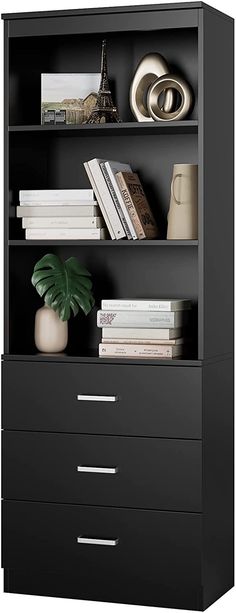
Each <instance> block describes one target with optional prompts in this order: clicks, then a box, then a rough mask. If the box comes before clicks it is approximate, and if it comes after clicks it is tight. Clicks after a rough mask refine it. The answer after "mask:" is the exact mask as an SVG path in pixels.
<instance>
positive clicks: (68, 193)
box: [19, 189, 94, 202]
mask: <svg viewBox="0 0 236 613" xmlns="http://www.w3.org/2000/svg"><path fill="white" fill-rule="evenodd" d="M19 199H20V201H21V200H22V201H25V200H27V201H29V202H31V201H32V200H33V201H36V202H37V201H38V200H40V202H43V201H44V200H46V201H48V200H50V201H51V200H52V201H54V202H57V201H58V200H94V193H93V190H92V189H21V190H20V192H19Z"/></svg>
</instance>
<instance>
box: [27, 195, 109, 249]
mask: <svg viewBox="0 0 236 613" xmlns="http://www.w3.org/2000/svg"><path fill="white" fill-rule="evenodd" d="M17 217H19V218H21V219H22V227H23V228H24V229H25V238H26V240H60V239H62V240H64V239H69V240H83V239H84V240H90V239H91V240H96V239H97V240H99V239H104V238H105V237H106V230H105V227H104V226H105V224H104V221H103V218H102V217H101V213H100V208H99V206H98V204H97V202H96V200H95V199H94V193H93V190H92V189H58V190H54V189H48V190H42V189H39V190H21V191H20V192H19V206H17Z"/></svg>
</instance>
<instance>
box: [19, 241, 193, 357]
mask: <svg viewBox="0 0 236 613" xmlns="http://www.w3.org/2000/svg"><path fill="white" fill-rule="evenodd" d="M46 253H55V254H57V255H58V256H59V257H61V258H62V259H67V258H69V257H71V256H76V257H77V258H78V260H79V261H80V262H81V264H83V265H84V266H86V268H88V270H89V271H90V272H91V274H92V277H93V279H94V294H95V300H96V308H95V309H94V310H93V312H92V313H91V314H90V315H89V316H88V317H84V316H83V315H80V316H79V317H76V318H75V319H71V321H70V323H69V345H68V353H71V354H75V355H76V354H77V355H79V354H80V353H81V352H82V351H83V352H84V353H85V355H86V352H87V351H88V350H89V349H94V350H97V348H98V343H99V341H100V338H101V331H100V330H98V329H97V327H96V311H97V308H100V305H101V300H102V299H103V298H166V297H167V296H168V298H189V299H191V300H192V301H193V303H194V308H193V317H192V321H191V334H192V336H193V341H194V342H193V350H191V351H192V353H191V357H192V355H194V357H196V356H197V287H198V264H197V250H196V248H195V247H190V248H188V257H187V258H186V248H185V247H172V248H171V249H170V250H168V249H162V248H160V249H158V248H156V247H149V248H148V249H139V247H138V246H137V248H135V247H134V248H133V249H132V250H131V249H128V248H126V247H125V246H124V247H122V248H120V247H119V248H118V249H114V248H113V247H111V248H109V246H107V247H106V248H102V249H97V248H96V246H95V247H92V248H91V247H86V246H82V247H78V246H76V245H74V246H73V245H71V246H70V247H65V246H64V247H63V246H54V247H53V245H52V246H50V247H36V246H35V247H30V246H29V247H27V248H23V247H12V249H11V253H10V305H9V306H10V318H9V334H10V339H9V340H10V353H19V354H22V353H23V354H24V353H25V354H27V353H31V352H33V353H35V351H36V349H35V346H34V339H33V335H34V316H35V312H36V310H37V309H38V308H39V307H40V306H42V305H43V300H42V299H40V297H39V296H38V294H37V292H36V291H35V289H34V287H33V286H32V284H31V281H30V280H31V276H32V271H33V267H34V265H35V263H36V262H37V261H38V260H39V259H40V258H41V257H42V256H43V255H45V254H46Z"/></svg>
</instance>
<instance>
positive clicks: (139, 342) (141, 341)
mask: <svg viewBox="0 0 236 613" xmlns="http://www.w3.org/2000/svg"><path fill="white" fill-rule="evenodd" d="M185 342H186V339H184V338H176V339H173V340H169V341H168V340H166V339H164V340H161V339H159V338H158V339H156V338H155V339H154V338H152V339H147V338H145V339H141V338H136V339H135V338H132V340H131V339H130V338H102V343H107V344H110V343H111V344H114V345H119V344H121V345H173V346H177V345H183V343H185Z"/></svg>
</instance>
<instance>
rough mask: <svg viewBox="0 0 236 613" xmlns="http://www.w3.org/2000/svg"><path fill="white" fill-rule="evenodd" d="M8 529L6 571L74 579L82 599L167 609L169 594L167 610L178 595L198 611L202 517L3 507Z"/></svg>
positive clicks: (36, 505) (76, 508)
mask: <svg viewBox="0 0 236 613" xmlns="http://www.w3.org/2000/svg"><path fill="white" fill-rule="evenodd" d="M3 528H4V534H3V566H4V567H5V568H14V569H15V571H17V569H19V571H23V570H24V569H25V570H26V569H28V572H29V580H30V573H32V572H35V574H36V572H37V573H38V572H39V576H40V570H41V571H43V570H48V571H53V572H55V571H60V572H61V573H63V571H64V572H67V573H68V571H70V573H71V593H70V595H73V591H74V590H73V580H72V579H73V573H74V575H75V574H76V577H77V581H76V582H75V581H74V589H75V585H76V590H77V597H78V598H79V597H81V598H89V599H101V600H102V599H103V598H105V600H111V601H112V600H113V601H114V600H118V601H121V602H122V601H123V602H124V601H125V602H131V601H133V602H140V603H141V602H142V603H143V604H145V603H147V604H155V603H158V602H159V604H161V601H162V600H163V598H164V596H165V600H166V601H167V603H168V592H169V591H170V597H169V603H170V602H171V597H172V602H173V594H174V593H175V595H176V600H175V602H177V603H178V602H180V604H183V605H184V604H186V605H187V604H188V605H189V604H190V605H193V606H194V605H196V594H197V593H199V592H200V585H201V541H202V527H201V515H198V514H194V513H189V514H188V513H183V514H182V513H164V512H159V511H137V510H129V509H126V510H125V509H107V508H105V507H104V508H96V507H86V506H84V507H80V506H77V505H60V504H47V503H44V504H43V503H34V502H4V503H3ZM78 537H80V540H81V542H79V543H78V542H77V538H78ZM81 537H82V538H81ZM84 538H87V539H92V540H91V543H90V544H89V543H88V544H87V543H86V542H84V541H83V539H84ZM94 539H98V541H97V540H94ZM99 543H100V544H99ZM102 543H104V544H102ZM64 579H65V577H64ZM53 581H54V579H53V573H52V582H53ZM28 583H29V581H28ZM33 583H34V581H33ZM49 583H50V580H49V578H48V584H49ZM51 589H52V588H51ZM63 589H64V591H65V592H66V581H65V584H63V575H62V584H61V590H62V592H63ZM180 594H181V595H182V599H181V598H180ZM167 606H168V605H167Z"/></svg>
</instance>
